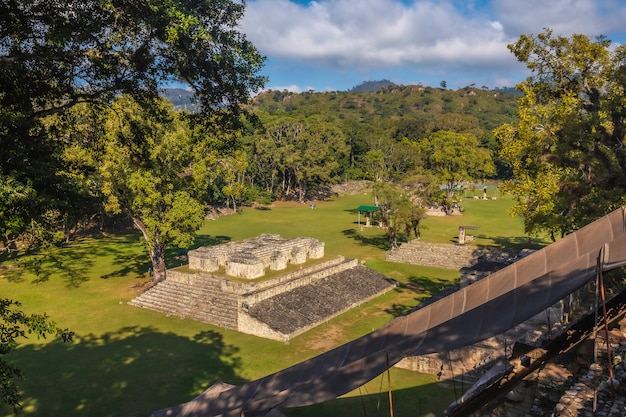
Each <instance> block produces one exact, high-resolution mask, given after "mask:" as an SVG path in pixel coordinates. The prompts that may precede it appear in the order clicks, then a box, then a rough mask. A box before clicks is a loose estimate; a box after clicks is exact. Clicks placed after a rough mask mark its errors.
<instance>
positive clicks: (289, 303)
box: [129, 234, 396, 342]
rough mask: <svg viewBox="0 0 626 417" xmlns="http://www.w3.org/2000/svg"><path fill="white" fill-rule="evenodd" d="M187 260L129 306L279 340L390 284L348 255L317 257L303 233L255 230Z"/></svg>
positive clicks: (319, 247)
mask: <svg viewBox="0 0 626 417" xmlns="http://www.w3.org/2000/svg"><path fill="white" fill-rule="evenodd" d="M188 260H189V264H188V266H187V267H181V268H175V269H170V270H168V271H167V277H166V279H165V281H162V282H160V283H158V284H157V285H155V286H154V287H152V288H150V289H149V290H148V291H146V292H144V293H143V294H141V295H139V296H138V297H136V298H135V299H133V300H131V301H130V302H129V304H131V305H134V306H137V307H142V308H148V309H151V310H156V311H160V312H163V313H165V314H168V315H174V316H178V317H181V318H190V319H193V320H199V321H202V322H206V323H210V324H214V325H217V326H221V327H224V328H227V329H232V330H237V331H240V332H243V333H248V334H253V335H257V336H260V337H265V338H269V339H274V340H280V341H285V342H287V341H289V339H290V338H293V337H295V336H297V335H299V334H301V333H303V332H305V331H307V330H309V329H311V328H313V327H315V326H317V325H319V324H321V323H324V322H326V321H328V320H329V319H331V318H332V317H335V316H337V315H339V314H341V313H343V312H345V311H348V310H350V309H352V308H354V307H356V306H358V305H359V304H361V303H363V302H366V301H368V300H370V299H372V298H375V297H377V296H379V295H381V294H383V293H385V292H387V291H389V290H390V289H392V288H393V287H394V286H395V285H396V283H395V281H393V280H391V279H389V278H387V277H386V276H384V275H382V274H380V273H378V272H376V271H373V270H371V269H369V268H367V267H365V266H363V265H359V263H358V261H357V260H356V259H345V258H344V257H343V256H338V257H335V258H331V259H327V258H325V254H324V242H321V241H319V240H317V239H314V238H310V237H297V238H292V239H284V238H282V237H281V236H279V235H276V234H263V235H260V236H258V237H255V238H251V239H245V240H241V241H237V242H229V243H225V244H221V245H216V246H206V247H201V248H198V249H195V250H190V251H189V252H188ZM281 271H283V272H284V273H281ZM268 274H269V275H270V276H271V278H267V277H266V276H267V275H268Z"/></svg>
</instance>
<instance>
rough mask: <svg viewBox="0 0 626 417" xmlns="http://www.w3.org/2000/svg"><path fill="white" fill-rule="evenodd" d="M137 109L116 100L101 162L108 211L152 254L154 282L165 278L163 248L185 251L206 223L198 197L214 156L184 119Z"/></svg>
mask: <svg viewBox="0 0 626 417" xmlns="http://www.w3.org/2000/svg"><path fill="white" fill-rule="evenodd" d="M155 106H156V109H152V110H147V109H144V108H142V107H140V106H138V105H137V104H136V103H135V102H134V101H133V100H132V99H131V98H130V97H128V96H123V97H121V98H120V99H118V100H116V101H115V103H114V104H113V106H112V108H111V112H110V114H109V117H108V123H107V124H106V127H105V140H106V141H105V142H106V143H105V147H104V153H103V155H102V161H101V164H100V173H101V175H102V183H103V185H102V187H103V192H104V194H105V196H106V197H107V208H108V209H109V210H111V211H113V212H118V213H119V212H124V213H126V214H127V215H128V216H129V217H130V218H131V219H132V221H133V224H134V225H135V227H136V228H137V229H139V230H140V231H141V233H142V235H143V237H144V240H145V242H146V244H147V246H148V249H149V251H150V259H151V261H152V270H153V271H154V276H153V281H154V282H159V281H162V280H163V279H165V274H166V265H165V254H166V249H167V248H168V247H170V246H172V245H179V246H181V247H187V246H189V245H190V244H191V243H192V242H193V237H194V234H195V232H196V231H197V229H198V228H199V227H200V225H201V224H202V220H203V219H204V205H203V203H202V202H201V201H200V199H199V196H200V195H201V193H202V190H203V189H204V188H205V187H206V182H205V178H206V170H207V167H208V166H209V165H210V164H212V163H213V162H214V158H215V156H214V155H210V154H208V153H206V152H200V149H202V150H204V146H203V145H204V144H203V143H201V142H200V143H196V142H195V140H197V139H198V138H197V136H196V135H192V132H191V130H190V129H189V128H188V127H187V125H186V123H185V121H184V119H181V116H180V115H177V114H174V113H173V112H172V111H168V107H171V106H168V105H167V104H166V103H165V102H163V101H161V102H157V103H155Z"/></svg>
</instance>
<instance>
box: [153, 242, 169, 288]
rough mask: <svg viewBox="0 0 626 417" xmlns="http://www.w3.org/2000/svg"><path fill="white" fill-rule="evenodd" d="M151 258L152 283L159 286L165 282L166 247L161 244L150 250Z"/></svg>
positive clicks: (156, 244)
mask: <svg viewBox="0 0 626 417" xmlns="http://www.w3.org/2000/svg"><path fill="white" fill-rule="evenodd" d="M150 258H151V260H152V272H153V275H152V282H153V283H154V284H157V283H159V282H161V281H165V277H166V269H165V247H163V245H161V244H160V243H155V244H154V247H153V248H152V249H150Z"/></svg>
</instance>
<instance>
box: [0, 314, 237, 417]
mask: <svg viewBox="0 0 626 417" xmlns="http://www.w3.org/2000/svg"><path fill="white" fill-rule="evenodd" d="M77 339H78V340H77V342H74V343H71V344H64V343H62V342H60V341H59V342H52V343H49V344H46V345H25V346H22V347H20V348H18V349H17V350H16V351H15V352H14V353H12V359H13V360H14V361H15V364H16V366H18V367H19V368H21V369H22V370H23V371H24V372H25V373H26V376H27V379H26V380H25V381H23V382H22V381H20V385H21V386H22V387H23V388H24V397H23V404H24V405H25V406H26V407H27V408H28V415H29V416H70V415H85V416H91V417H98V416H103V417H105V416H107V417H108V416H145V415H148V414H150V413H151V412H152V411H155V410H158V409H161V408H166V407H170V406H173V405H177V404H180V403H182V402H186V401H189V400H191V399H192V398H193V397H195V396H196V395H198V394H200V393H201V392H202V391H203V390H205V389H206V388H208V387H209V386H210V385H212V384H213V383H214V382H216V381H224V382H227V383H231V384H236V385H239V384H242V383H244V382H246V381H245V380H243V379H242V378H241V377H240V376H239V375H238V371H239V368H240V366H241V365H240V359H239V358H238V357H237V353H238V349H237V348H236V347H235V346H232V345H228V344H226V343H225V342H224V340H223V338H222V336H221V335H220V334H219V333H217V332H215V331H211V330H207V331H202V332H199V333H197V334H196V335H195V336H193V337H191V338H188V337H183V336H179V335H176V334H173V333H161V332H159V331H158V330H157V329H155V328H153V327H139V326H131V327H126V328H123V329H120V330H119V331H117V332H111V333H106V334H104V335H102V336H95V335H92V334H89V335H87V336H83V337H79V338H77ZM31 408H34V409H35V410H34V411H31ZM3 411H9V410H4V409H2V408H1V407H0V412H3ZM2 414H3V413H2Z"/></svg>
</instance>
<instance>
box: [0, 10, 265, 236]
mask: <svg viewBox="0 0 626 417" xmlns="http://www.w3.org/2000/svg"><path fill="white" fill-rule="evenodd" d="M244 6H245V4H244V2H243V1H236V0H193V1H183V0H158V1H154V0H139V1H125V0H66V1H57V0H53V1H44V0H24V1H10V0H1V1H0V148H1V149H2V150H3V152H2V153H0V194H1V195H2V197H5V198H2V199H0V213H1V214H2V216H0V233H2V235H3V236H5V238H6V239H7V240H11V238H13V237H15V236H16V235H17V234H19V233H22V232H24V231H25V230H26V229H27V227H28V226H29V224H31V222H32V221H33V220H37V218H39V217H41V216H42V215H43V214H45V213H48V212H50V211H54V210H58V207H57V206H56V204H55V202H58V201H62V200H63V199H65V198H67V197H68V196H70V194H69V193H67V192H65V191H66V190H67V187H66V186H65V184H64V181H63V178H61V177H59V176H58V175H57V171H58V170H59V166H62V164H61V161H62V155H63V152H64V150H63V148H64V143H63V142H62V141H59V140H58V138H57V137H55V132H54V131H53V130H51V128H50V126H49V124H46V123H43V119H44V118H45V117H46V116H50V115H54V114H59V113H62V112H65V111H66V110H68V109H70V108H71V107H74V106H75V105H77V104H78V103H83V102H84V103H102V102H104V103H108V102H110V101H111V100H112V99H113V98H114V97H116V96H119V95H120V94H122V93H125V94H130V95H132V96H133V97H135V99H136V100H137V101H139V102H150V100H151V99H153V98H154V97H156V96H157V95H158V93H159V88H161V87H162V86H163V85H164V84H166V83H173V82H180V83H183V84H186V85H188V86H189V87H190V88H192V89H193V90H194V91H195V93H196V95H197V98H198V102H199V103H200V104H201V109H202V113H203V114H205V115H206V114H207V113H209V114H211V115H212V116H211V117H212V120H213V121H214V122H216V123H221V124H224V123H228V122H230V121H236V120H238V117H237V114H238V113H239V108H240V107H239V105H240V104H241V103H243V102H246V101H247V100H248V98H249V94H250V91H251V90H255V89H257V88H259V87H261V86H262V84H263V82H264V79H263V77H260V76H259V75H258V71H259V69H260V67H261V65H262V63H263V58H262V57H261V56H260V55H259V54H258V52H257V51H256V49H255V48H254V47H253V45H252V44H251V43H250V42H248V41H247V40H246V38H245V36H244V35H243V34H241V33H240V32H239V31H238V27H237V25H238V21H239V19H240V18H241V16H242V15H243V12H244ZM231 116H235V117H231ZM69 189H70V190H71V189H72V185H71V184H70V186H69ZM74 189H75V188H74Z"/></svg>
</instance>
